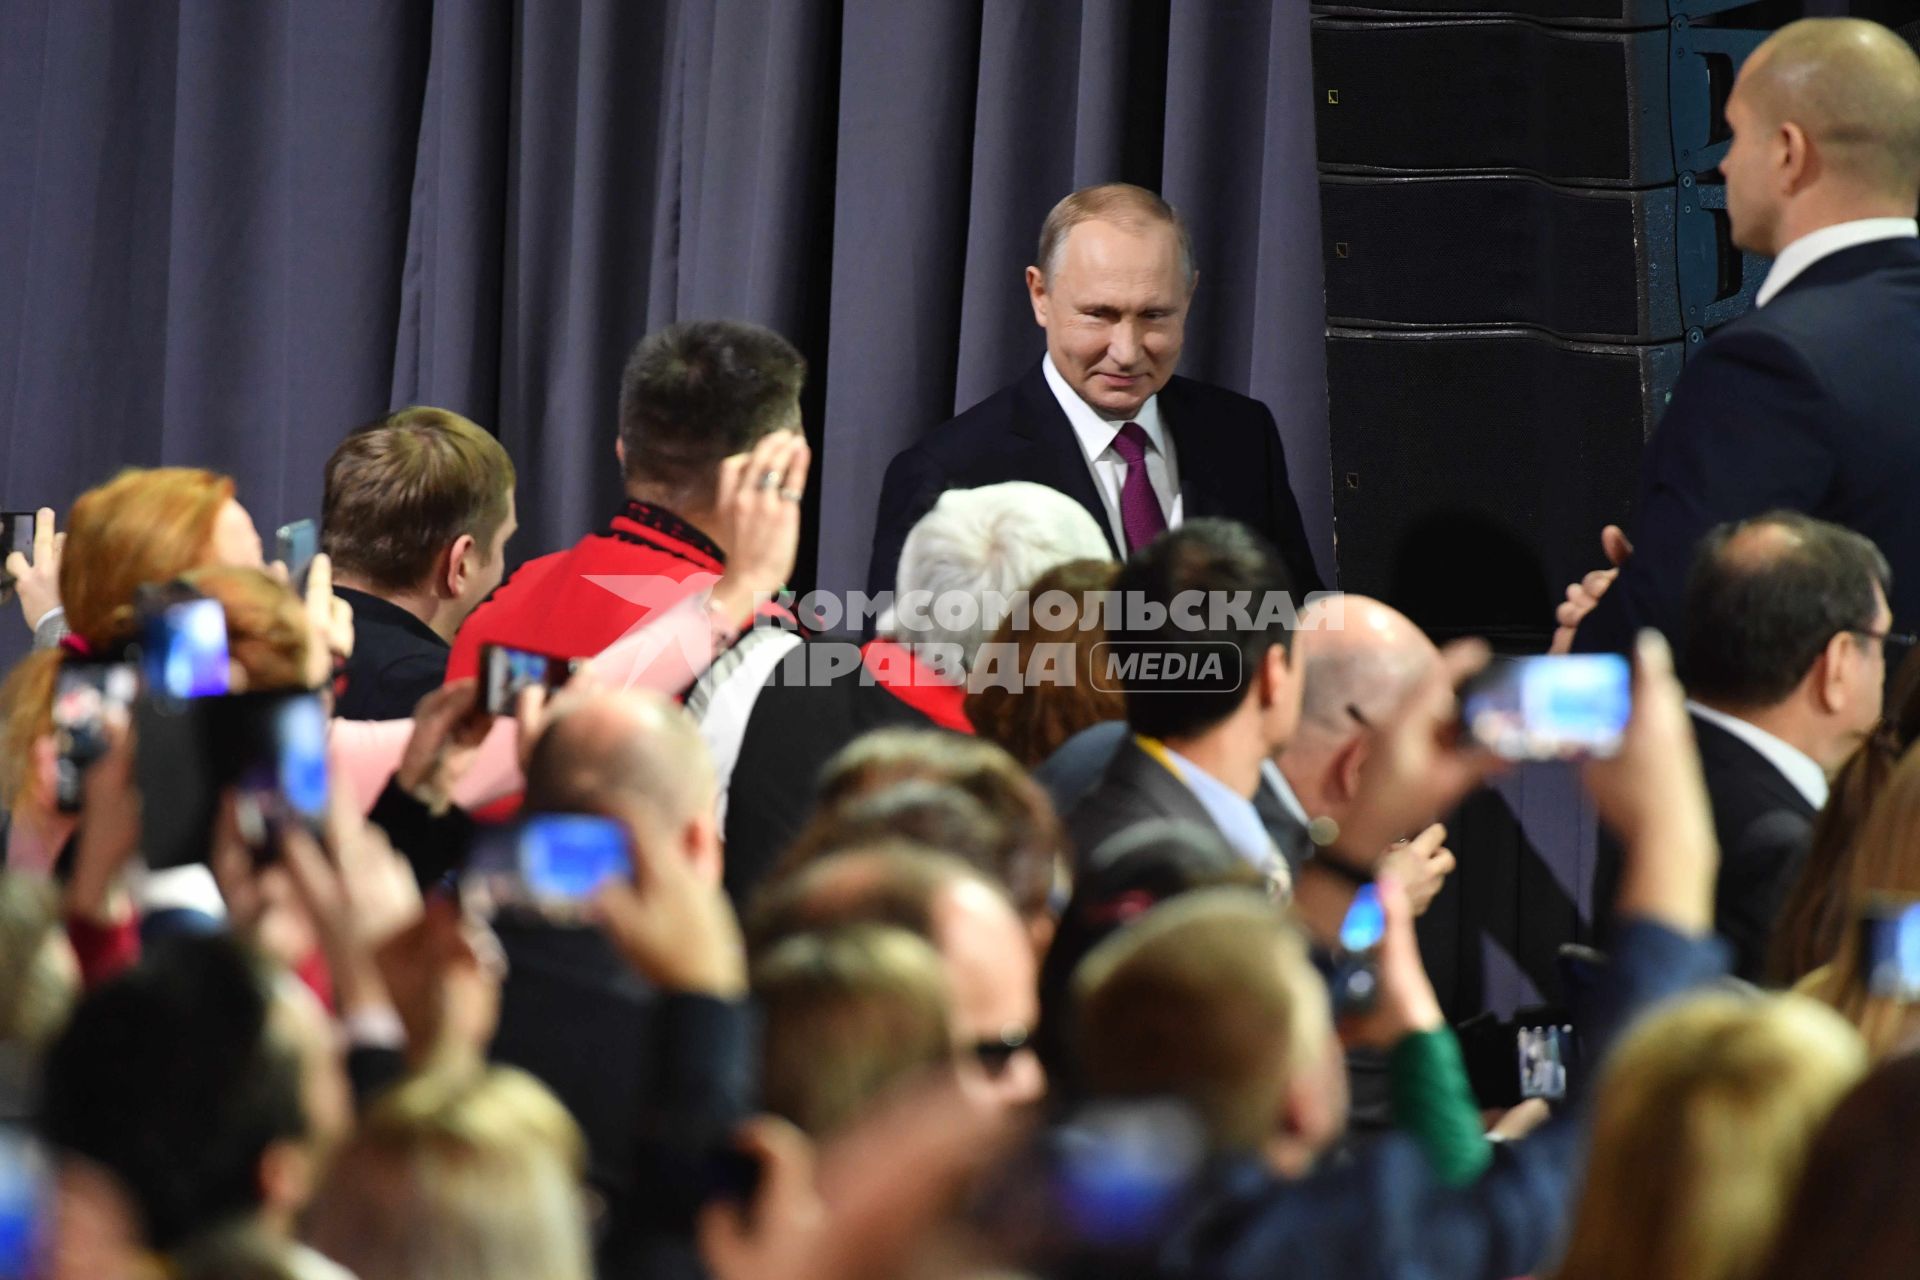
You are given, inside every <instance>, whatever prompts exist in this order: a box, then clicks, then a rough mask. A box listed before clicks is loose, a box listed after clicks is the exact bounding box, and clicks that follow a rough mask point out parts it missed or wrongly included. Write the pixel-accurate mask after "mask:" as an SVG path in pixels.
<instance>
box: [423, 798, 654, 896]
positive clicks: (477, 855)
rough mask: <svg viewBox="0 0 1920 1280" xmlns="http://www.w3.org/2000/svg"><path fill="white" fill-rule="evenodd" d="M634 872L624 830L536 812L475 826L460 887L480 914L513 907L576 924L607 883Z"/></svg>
mask: <svg viewBox="0 0 1920 1280" xmlns="http://www.w3.org/2000/svg"><path fill="white" fill-rule="evenodd" d="M632 874H633V859H632V856H631V855H630V854H629V852H628V849H627V829H626V828H625V827H623V826H622V825H621V824H620V823H618V822H616V821H614V820H613V819H612V818H602V817H597V816H594V815H591V814H578V813H543V814H537V815H535V816H533V817H530V818H527V819H524V820H523V821H520V822H517V823H508V824H503V825H500V826H494V827H487V828H482V829H481V831H480V832H479V833H478V834H477V835H476V836H475V837H474V842H473V848H472V850H471V852H470V853H469V854H468V858H467V869H466V872H465V874H464V875H463V876H462V879H461V885H462V888H463V889H464V890H467V891H469V893H470V896H472V897H474V898H475V899H476V901H475V903H474V905H475V906H476V908H477V909H478V910H479V911H480V912H481V913H482V914H492V913H493V912H495V911H498V910H499V909H500V908H503V907H520V908H526V909H530V910H532V911H535V912H538V913H539V914H541V915H545V916H548V917H549V918H553V919H560V920H573V919H578V918H579V917H580V915H581V913H582V911H583V909H584V908H585V906H586V903H587V901H588V900H589V899H590V898H592V897H593V895H594V894H595V893H596V892H597V891H598V890H599V888H600V886H601V885H603V884H606V883H607V882H608V881H610V880H615V879H619V878H621V877H623V876H630V875H632Z"/></svg>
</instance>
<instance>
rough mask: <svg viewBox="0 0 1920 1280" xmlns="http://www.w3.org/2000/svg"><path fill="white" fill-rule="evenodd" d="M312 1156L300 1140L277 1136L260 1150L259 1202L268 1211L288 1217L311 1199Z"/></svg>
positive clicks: (313, 1172)
mask: <svg viewBox="0 0 1920 1280" xmlns="http://www.w3.org/2000/svg"><path fill="white" fill-rule="evenodd" d="M316 1180H317V1179H316V1173H315V1169H314V1164H313V1155H312V1153H311V1152H309V1151H308V1150H307V1149H306V1146H305V1145H304V1144H302V1143H299V1142H295V1141H293V1140H291V1139H288V1138H281V1139H279V1140H277V1141H275V1142H271V1143H269V1144H267V1149H266V1150H265V1151H262V1152H261V1153H260V1203H261V1204H262V1205H263V1206H265V1208H266V1211H267V1213H268V1214H270V1215H273V1216H275V1217H285V1218H289V1219H290V1218H292V1217H293V1216H294V1215H296V1214H298V1213H299V1212H300V1211H301V1210H302V1209H304V1208H305V1207H306V1205H307V1202H308V1201H309V1200H311V1199H313V1192H314V1184H315V1182H316Z"/></svg>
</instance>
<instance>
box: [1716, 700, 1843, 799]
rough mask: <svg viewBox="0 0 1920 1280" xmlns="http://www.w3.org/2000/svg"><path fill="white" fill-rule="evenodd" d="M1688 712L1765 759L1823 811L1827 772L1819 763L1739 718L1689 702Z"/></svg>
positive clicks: (1789, 744) (1790, 744) (1796, 789)
mask: <svg viewBox="0 0 1920 1280" xmlns="http://www.w3.org/2000/svg"><path fill="white" fill-rule="evenodd" d="M1687 710H1689V711H1691V712H1693V714H1695V715H1696V716H1699V717H1700V718H1701V719H1702V720H1705V721H1706V722H1707V723H1708V724H1711V725H1717V726H1719V727H1720V728H1722V729H1725V730H1726V731H1727V732H1728V733H1730V734H1732V735H1733V736H1734V737H1736V738H1738V739H1740V741H1742V742H1744V743H1746V744H1747V745H1748V746H1750V747H1752V748H1753V749H1754V750H1755V751H1758V752H1759V753H1760V754H1761V755H1763V756H1765V757H1766V758H1767V763H1768V764H1770V765H1772V766H1773V767H1774V768H1776V769H1778V770H1779V771H1780V772H1781V774H1782V775H1783V776H1784V777H1785V778H1786V780H1787V781H1788V782H1791V783H1792V784H1793V789H1794V790H1795V791H1798V792H1799V793H1800V794H1801V795H1803V796H1805V797H1806V798H1807V803H1808V804H1810V805H1812V806H1813V807H1814V808H1815V809H1824V808H1826V805H1827V771H1826V770H1825V769H1822V768H1821V767H1820V763H1819V761H1817V760H1815V759H1814V758H1813V757H1812V756H1810V755H1808V754H1807V753H1806V752H1804V751H1802V750H1801V749H1800V748H1798V747H1796V746H1794V745H1793V744H1792V743H1790V742H1785V741H1783V740H1781V739H1779V738H1776V737H1774V736H1773V735H1772V734H1770V733H1768V732H1767V731H1766V730H1765V729H1762V728H1761V727H1760V726H1758V725H1754V724H1748V723H1747V722H1746V721H1745V720H1742V719H1740V717H1738V716H1730V715H1728V714H1727V713H1726V712H1724V711H1715V710H1714V709H1713V708H1712V707H1703V706H1701V705H1700V704H1699V703H1697V702H1694V701H1693V700H1692V699H1688V701H1687Z"/></svg>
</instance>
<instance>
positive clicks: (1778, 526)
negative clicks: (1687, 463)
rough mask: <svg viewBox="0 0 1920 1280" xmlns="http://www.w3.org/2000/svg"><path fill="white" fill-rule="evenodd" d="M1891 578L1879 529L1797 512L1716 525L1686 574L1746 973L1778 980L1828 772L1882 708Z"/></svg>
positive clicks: (1685, 665) (1701, 725) (1719, 911)
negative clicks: (1775, 934) (1789, 905)
mask: <svg viewBox="0 0 1920 1280" xmlns="http://www.w3.org/2000/svg"><path fill="white" fill-rule="evenodd" d="M1888 586H1889V575H1888V570H1887V562H1886V559H1885V557H1883V556H1882V555H1881V554H1880V553H1879V551H1878V550H1876V549H1875V548H1874V546H1873V544H1872V543H1870V542H1868V541H1867V540H1866V539H1865V538H1863V537H1861V536H1860V535H1859V534H1857V533H1854V532H1852V531H1850V530H1847V529H1842V528H1840V527H1839V526H1838V525H1833V524H1828V523H1826V522H1824V521H1820V520H1814V519H1811V518H1810V517H1807V516H1804V515H1801V514H1799V513H1798V512H1776V513H1774V514H1771V515H1766V516H1761V517H1759V518H1757V519H1753V520H1748V521H1744V522H1742V523H1739V524H1732V525H1721V526H1719V527H1718V528H1715V529H1713V530H1711V531H1710V532H1709V533H1708V535H1707V537H1706V538H1705V540H1704V541H1702V543H1701V545H1700V552H1699V555H1698V557H1697V559H1696V561H1695V564H1694V567H1693V571H1692V573H1690V574H1689V575H1688V580H1687V596H1686V622H1685V626H1684V630H1683V633H1682V634H1683V639H1682V643H1681V649H1680V674H1681V677H1682V678H1683V680H1684V681H1685V683H1686V686H1687V693H1688V695H1689V697H1690V699H1691V701H1689V703H1688V704H1687V707H1688V710H1689V711H1690V712H1691V713H1692V715H1693V726H1694V735H1695V738H1696V740H1697V741H1698V743H1699V747H1700V763H1701V766H1702V771H1703V772H1704V774H1705V776H1706V781H1707V794H1708V797H1709V798H1710V799H1711V800H1712V802H1713V821H1714V828H1715V831H1716V833H1717V834H1718V836H1719V841H1720V849H1721V857H1720V871H1719V876H1718V878H1717V879H1716V881H1715V884H1714V929H1715V931H1716V932H1718V933H1719V934H1720V935H1721V936H1722V937H1724V938H1725V939H1727V941H1728V942H1729V943H1731V944H1732V946H1733V949H1734V960H1735V971H1736V972H1737V973H1739V974H1740V976H1741V977H1744V978H1748V979H1750V980H1754V981H1760V980H1763V979H1764V978H1765V976H1766V974H1765V968H1766V957H1767V949H1768V943H1769V940H1770V938H1771V935H1772V931H1773V924H1774V919H1775V917H1776V916H1777V915H1778V914H1779V910H1780V903H1781V899H1782V897H1783V896H1784V895H1785V893H1786V891H1787V889H1788V888H1789V887H1791V885H1792V883H1793V880H1794V878H1795V877H1796V876H1797V875H1798V873H1799V870H1800V866H1801V864H1802V863H1803V862H1804V861H1805V858H1806V854H1807V848H1808V842H1809V839H1810V837H1811V835H1812V831H1813V820H1814V816H1815V815H1816V814H1817V813H1819V811H1820V809H1821V807H1822V806H1823V805H1825V803H1826V799H1827V783H1828V779H1829V778H1831V777H1832V776H1833V775H1834V773H1835V772H1837V771H1838V770H1839V768H1840V766H1841V765H1842V764H1844V763H1845V762H1846V760H1847V757H1848V756H1850V755H1852V754H1853V752H1854V750H1855V749H1856V748H1858V747H1859V746H1860V744H1861V743H1862V742H1864V741H1865V740H1866V737H1867V735H1868V734H1869V733H1871V732H1872V731H1873V726H1874V725H1875V724H1876V723H1877V722H1878V721H1879V718H1880V704H1881V698H1882V687H1883V684H1884V681H1885V676H1886V658H1885V643H1886V634H1887V627H1888V624H1889V622H1890V621H1891V618H1892V614H1891V613H1890V611H1889V610H1888V608H1887V590H1888ZM1600 868H1601V870H1600V874H1601V875H1602V877H1603V880H1602V883H1601V891H1604V890H1605V887H1606V886H1605V879H1604V878H1605V877H1607V876H1608V875H1609V860H1608V859H1606V858H1603V859H1602V861H1601V863H1600ZM1601 900H1604V899H1600V898H1596V901H1601Z"/></svg>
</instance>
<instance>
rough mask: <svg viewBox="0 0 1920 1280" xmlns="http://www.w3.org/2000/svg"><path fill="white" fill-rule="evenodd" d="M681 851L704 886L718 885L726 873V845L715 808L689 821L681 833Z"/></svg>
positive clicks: (708, 809) (708, 807)
mask: <svg viewBox="0 0 1920 1280" xmlns="http://www.w3.org/2000/svg"><path fill="white" fill-rule="evenodd" d="M680 845H681V850H682V851H683V852H684V853H685V855H686V858H687V864H688V865H689V866H691V867H692V868H693V873H694V874H695V875H697V876H699V877H700V881H701V883H702V884H708V885H717V884H719V883H720V880H721V877H722V875H723V874H724V872H725V854H724V844H723V842H722V839H721V835H720V824H719V823H718V822H717V821H716V820H715V819H714V816H713V806H712V805H708V806H707V807H705V808H704V809H702V810H700V812H699V813H697V814H695V815H694V816H693V817H691V818H689V819H688V820H687V825H686V826H685V827H683V828H681V831H680Z"/></svg>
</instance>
